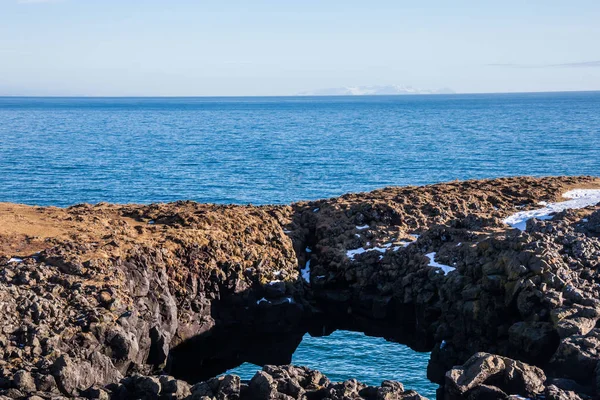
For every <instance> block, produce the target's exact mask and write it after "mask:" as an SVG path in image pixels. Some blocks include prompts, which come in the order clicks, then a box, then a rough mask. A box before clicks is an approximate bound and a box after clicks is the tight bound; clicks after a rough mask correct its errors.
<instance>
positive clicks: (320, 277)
mask: <svg viewBox="0 0 600 400" xmlns="http://www.w3.org/2000/svg"><path fill="white" fill-rule="evenodd" d="M317 279H325V275H318V276H317Z"/></svg>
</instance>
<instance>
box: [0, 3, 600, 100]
mask: <svg viewBox="0 0 600 400" xmlns="http://www.w3.org/2000/svg"><path fill="white" fill-rule="evenodd" d="M599 21H600V1H597V0H594V1H579V0H570V1H565V0H561V1H554V0H546V1H542V0H529V1H522V0H521V1H513V0H504V1H460V0H456V1H447V0H438V1H433V0H431V1H419V2H417V1H400V0H396V1H378V0H371V1H354V0H345V1H338V0H330V1H316V0H303V1H286V0H278V1H275V0H270V1H269V0H253V1H241V0H239V1H228V0H221V1H201V0H196V1H192V0H170V1H167V0H164V1H158V0H45V1H44V0H21V1H18V0H0V94H3V95H90V96H110V95H115V96H128V95H137V96H176V95H181V96H195V95H198V96H209V95H225V96H231V95H292V94H295V93H298V92H303V91H310V90H315V89H321V88H329V87H341V86H355V85H390V84H399V85H410V86H414V87H418V88H423V89H439V88H443V87H449V88H452V89H454V90H455V91H457V92H523V91H562V90H600V45H599V43H600V22H599Z"/></svg>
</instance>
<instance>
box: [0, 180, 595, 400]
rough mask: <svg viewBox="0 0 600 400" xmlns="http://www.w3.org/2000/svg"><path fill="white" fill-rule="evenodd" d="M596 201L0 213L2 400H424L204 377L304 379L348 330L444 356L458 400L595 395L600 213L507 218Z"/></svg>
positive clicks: (545, 186)
mask: <svg viewBox="0 0 600 400" xmlns="http://www.w3.org/2000/svg"><path fill="white" fill-rule="evenodd" d="M597 187H600V180H599V179H597V178H592V177H578V178H575V177H560V178H505V179H496V180H485V181H466V182H452V183H447V184H439V185H431V186H424V187H405V188H386V189H382V190H377V191H374V192H370V193H362V194H350V195H345V196H342V197H339V198H334V199H329V200H320V201H315V202H303V203H297V204H293V205H291V206H265V207H252V206H216V205H202V204H197V203H193V202H177V203H170V204H157V205H150V206H139V205H123V206H118V205H108V204H98V205H94V206H91V205H77V206H73V207H70V208H67V209H58V208H51V207H48V208H42V207H29V206H20V205H13V204H0V318H1V319H2V321H3V324H2V326H1V327H0V388H2V390H4V395H6V396H9V397H12V398H15V397H19V396H30V395H33V394H35V393H38V395H41V396H42V397H44V396H45V397H46V398H48V397H52V396H86V397H91V398H103V397H106V396H109V394H110V395H111V396H113V397H114V396H133V397H137V398H144V397H148V396H149V397H152V396H161V397H164V398H185V397H186V396H192V398H200V397H202V396H208V397H217V398H225V397H227V398H229V397H231V398H234V397H236V396H241V397H244V396H243V393H246V392H247V393H251V395H249V396H251V397H253V398H256V396H259V397H260V396H267V395H268V396H271V398H286V397H285V396H291V397H293V398H300V397H302V396H303V394H302V393H306V397H308V398H313V397H314V398H353V397H364V398H376V397H377V398H379V397H378V396H381V397H382V398H408V397H410V396H416V395H415V394H414V393H412V392H404V391H403V390H400V389H399V388H396V386H394V385H395V384H391V383H390V384H389V385H391V386H393V388H389V387H388V384H385V385H383V384H382V386H381V387H379V388H367V387H364V385H360V384H358V383H357V382H354V381H348V382H344V383H341V384H329V383H328V384H327V385H323V386H325V387H326V393H325V392H323V391H322V390H321V389H318V390H317V389H314V390H313V389H307V387H306V385H305V384H304V383H303V382H305V380H304V379H305V378H294V379H295V380H296V381H297V382H296V383H298V382H300V383H298V385H299V387H296V386H294V385H295V383H289V384H288V383H286V384H285V385H283V384H282V385H283V386H281V385H280V383H279V382H280V381H281V380H282V379H283V380H284V381H285V379H288V378H283V376H284V375H285V374H288V375H290V374H292V375H293V374H300V372H298V371H305V372H303V373H304V374H305V375H306V374H309V375H310V374H313V373H316V372H306V371H307V370H303V369H296V368H293V367H286V368H288V369H281V368H280V369H277V368H276V367H267V368H265V370H264V371H263V372H262V373H259V374H257V376H255V377H254V379H253V380H252V381H251V382H249V383H240V382H239V378H234V377H226V378H219V380H217V381H218V382H217V381H215V380H214V379H212V380H208V381H206V380H207V379H209V378H211V377H213V376H216V375H217V374H219V373H222V372H224V371H225V370H227V369H228V368H231V367H234V366H236V365H239V364H240V363H242V362H244V361H249V362H253V363H256V364H259V365H266V364H287V363H289V361H290V360H291V354H292V353H293V352H294V350H295V348H296V347H297V345H298V344H299V343H300V340H301V338H302V336H303V335H304V334H305V333H306V332H310V333H311V334H313V335H324V334H329V333H331V332H332V331H334V330H336V329H349V330H356V331H363V332H367V333H369V334H371V335H377V336H382V337H385V338H387V339H389V340H394V341H398V342H400V343H405V344H408V345H409V346H411V347H413V348H414V349H416V350H420V351H432V357H431V361H430V365H429V368H428V373H429V376H430V379H432V380H434V381H435V382H438V383H440V384H443V385H444V384H445V388H444V390H445V391H444V390H442V392H444V393H445V395H446V396H463V397H469V398H474V397H473V396H475V398H483V397H490V398H502V396H506V395H511V394H519V395H522V396H533V395H534V394H539V393H545V396H546V398H556V399H559V398H560V399H563V398H564V399H567V398H577V396H580V397H582V398H583V397H585V396H587V395H592V396H593V395H595V394H597V393H600V372H598V371H600V367H597V365H598V360H599V359H600V353H599V352H600V328H596V325H597V321H598V319H600V300H598V299H600V297H599V296H600V286H599V285H598V284H599V283H600V276H599V275H598V272H597V270H598V267H599V263H600V206H592V207H588V208H586V209H582V210H568V211H565V212H561V213H559V214H557V215H556V216H555V217H554V218H553V219H552V220H544V221H538V220H532V221H530V222H529V223H528V225H527V229H526V230H525V231H524V232H520V231H517V230H514V229H510V227H508V226H506V225H504V224H503V223H502V219H503V218H505V217H506V216H508V215H510V214H512V213H515V212H517V211H519V210H522V209H531V208H538V207H539V206H538V205H537V203H538V202H540V201H557V200H559V199H560V195H561V194H562V193H564V192H566V191H567V190H569V189H572V188H597ZM432 258H433V259H434V260H435V262H437V263H440V264H445V265H448V266H450V267H452V268H454V270H453V271H451V272H448V273H447V274H446V273H444V272H443V271H442V270H441V269H440V268H436V267H432V266H430V264H431V263H432ZM307 263H308V267H307ZM480 352H487V353H490V354H487V355H485V356H484V355H482V353H480ZM463 363H464V365H463V367H461V368H462V369H461V368H453V367H454V366H455V365H461V364H463ZM525 363H527V364H525ZM500 364H501V365H502V367H500ZM528 364H529V365H528ZM474 366H475V367H474ZM473 368H474V369H473ZM494 368H496V369H498V368H499V369H498V371H496V372H494V373H491V372H490V371H492V370H494V371H495V369H494ZM447 371H450V372H448V374H451V375H450V378H449V375H448V374H447ZM486 371H487V372H486ZM532 371H535V372H532ZM539 372H541V374H542V375H540V374H539ZM165 374H169V376H171V377H169V376H167V375H165ZM486 374H491V375H489V376H486ZM269 376H270V377H271V378H269ZM274 376H276V379H275V378H273V377H274ZM290 376H291V375H290ZM294 376H295V375H294ZM303 376H304V375H303ZM311 376H312V375H311ZM172 377H174V378H172ZM453 377H456V379H454V378H453ZM500 377H502V378H500ZM225 379H226V380H227V381H226V382H225ZM236 379H237V383H236ZM290 379H291V378H290ZM298 379H300V380H298ZM311 379H312V378H311ZM324 379H325V378H324ZM184 380H185V381H187V382H188V383H189V384H196V385H194V386H191V387H188V386H189V385H186V384H185V383H184V382H183V381H184ZM499 380H502V383H499ZM201 381H206V382H205V383H204V384H198V382H201ZM275 381H276V382H277V383H276V384H275V383H273V382H275ZM467 381H468V382H467ZM210 382H212V383H210ZM215 382H217V383H218V385H217V383H215ZM223 382H225V383H223ZM252 382H254V384H253V383H252ZM269 382H270V383H269ZM465 382H467V383H465ZM197 385H205V386H203V387H204V388H205V389H206V385H208V386H209V387H210V391H208V389H206V392H205V394H202V395H200V394H198V393H201V392H198V393H196V392H194V390H193V389H194V388H195V387H196V386H197ZM215 385H216V386H218V387H217V389H215V387H216V386H215ZM222 385H224V386H223V389H222V390H221V386H222ZM245 385H246V386H245ZM274 385H275V386H274ZM284 386H285V388H284ZM515 387H516V388H518V391H517V392H511V390H512V389H513V388H515ZM205 389H202V390H205ZM188 391H189V393H188ZM302 391H304V392H302ZM388 392H389V393H388ZM202 393H204V392H202ZM236 393H239V394H236ZM258 393H260V394H258ZM315 393H318V394H315ZM323 393H325V394H323ZM406 393H409V394H406ZM165 396H166V397H165ZM194 396H196V397H194ZM198 396H200V397H198ZM403 396H404V397H403ZM249 398H250V397H249Z"/></svg>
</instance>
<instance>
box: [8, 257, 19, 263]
mask: <svg viewBox="0 0 600 400" xmlns="http://www.w3.org/2000/svg"><path fill="white" fill-rule="evenodd" d="M8 262H9V263H11V262H16V263H22V262H23V260H22V259H20V258H17V257H13V258H11V259H10V260H8Z"/></svg>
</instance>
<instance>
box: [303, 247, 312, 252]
mask: <svg viewBox="0 0 600 400" xmlns="http://www.w3.org/2000/svg"><path fill="white" fill-rule="evenodd" d="M304 251H306V252H307V253H312V250H311V249H310V247H308V246H307V247H306V249H304Z"/></svg>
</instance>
